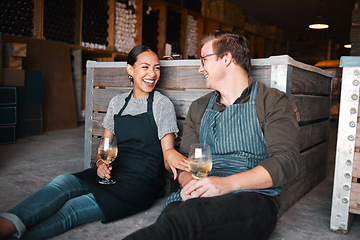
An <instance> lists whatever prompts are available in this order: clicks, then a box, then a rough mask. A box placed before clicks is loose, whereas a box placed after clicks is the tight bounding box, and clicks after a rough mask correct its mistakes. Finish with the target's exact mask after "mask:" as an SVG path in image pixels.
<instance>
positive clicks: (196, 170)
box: [188, 143, 212, 179]
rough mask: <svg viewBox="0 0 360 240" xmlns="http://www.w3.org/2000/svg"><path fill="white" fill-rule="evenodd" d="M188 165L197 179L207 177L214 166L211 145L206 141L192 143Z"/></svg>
mask: <svg viewBox="0 0 360 240" xmlns="http://www.w3.org/2000/svg"><path fill="white" fill-rule="evenodd" d="M188 166H189V169H190V172H191V174H192V175H193V177H195V178H196V179H201V178H204V177H206V176H207V175H208V174H209V173H210V171H211V168H212V157H211V150H210V146H209V145H208V144H206V143H197V144H193V145H191V149H190V153H189V157H188Z"/></svg>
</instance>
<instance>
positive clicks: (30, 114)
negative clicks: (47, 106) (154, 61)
mask: <svg viewBox="0 0 360 240" xmlns="http://www.w3.org/2000/svg"><path fill="white" fill-rule="evenodd" d="M24 119H25V120H30V119H42V103H28V102H25V103H24Z"/></svg>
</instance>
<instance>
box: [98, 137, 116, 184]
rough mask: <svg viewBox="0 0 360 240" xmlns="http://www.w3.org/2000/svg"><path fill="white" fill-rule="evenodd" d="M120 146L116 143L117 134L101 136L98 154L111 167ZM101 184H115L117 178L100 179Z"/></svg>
mask: <svg viewBox="0 0 360 240" xmlns="http://www.w3.org/2000/svg"><path fill="white" fill-rule="evenodd" d="M117 153H118V148H117V144H116V138H115V136H114V137H113V138H105V137H101V139H100V143H99V147H98V155H99V157H100V159H101V160H102V161H103V162H104V163H105V164H106V166H107V167H109V165H110V163H112V162H113V161H114V160H115V159H116V156H117ZM99 183H100V184H114V183H116V181H115V180H112V179H108V178H105V179H103V180H100V181H99Z"/></svg>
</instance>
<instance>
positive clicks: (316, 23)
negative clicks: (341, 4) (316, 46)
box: [309, 16, 329, 29]
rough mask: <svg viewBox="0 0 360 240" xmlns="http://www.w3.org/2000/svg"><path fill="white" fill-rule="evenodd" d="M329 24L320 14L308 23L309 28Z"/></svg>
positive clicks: (322, 27) (324, 26) (325, 26)
mask: <svg viewBox="0 0 360 240" xmlns="http://www.w3.org/2000/svg"><path fill="white" fill-rule="evenodd" d="M328 27H329V25H328V24H327V23H326V22H325V21H324V20H323V19H322V17H321V16H317V17H316V19H315V20H314V21H313V23H311V24H310V25H309V28H311V29H326V28H328Z"/></svg>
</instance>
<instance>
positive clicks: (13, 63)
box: [4, 56, 23, 69]
mask: <svg viewBox="0 0 360 240" xmlns="http://www.w3.org/2000/svg"><path fill="white" fill-rule="evenodd" d="M22 59H23V58H22V57H11V56H8V57H5V58H4V67H5V68H10V69H22Z"/></svg>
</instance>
